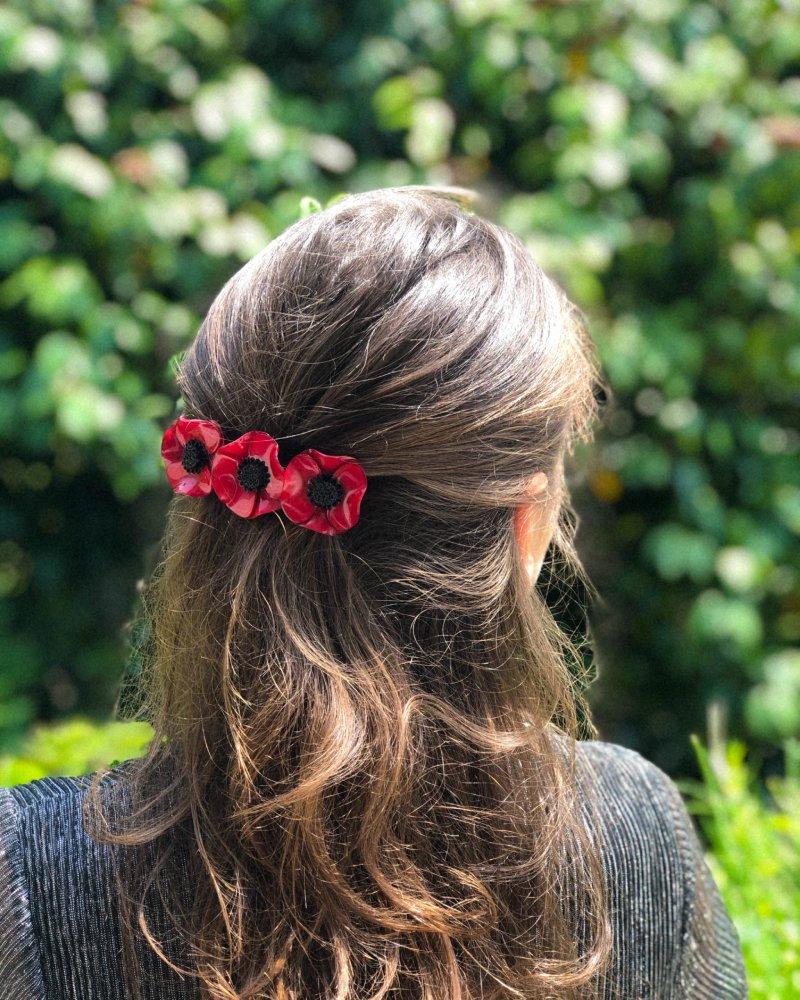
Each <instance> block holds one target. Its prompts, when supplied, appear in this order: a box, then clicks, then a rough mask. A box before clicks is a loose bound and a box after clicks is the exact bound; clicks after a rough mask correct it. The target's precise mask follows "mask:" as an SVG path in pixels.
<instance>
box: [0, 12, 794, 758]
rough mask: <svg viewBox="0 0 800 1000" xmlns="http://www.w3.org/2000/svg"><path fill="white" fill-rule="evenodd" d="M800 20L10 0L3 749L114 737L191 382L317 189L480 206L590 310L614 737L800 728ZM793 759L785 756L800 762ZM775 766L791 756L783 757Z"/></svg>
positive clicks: (1, 572)
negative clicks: (39, 724) (259, 257)
mask: <svg viewBox="0 0 800 1000" xmlns="http://www.w3.org/2000/svg"><path fill="white" fill-rule="evenodd" d="M799 28H800V14H799V13H798V5H797V2H796V0H783V2H771V0H730V2H728V0H709V2H706V3H698V2H688V0H625V2H623V0H573V2H570V3H560V2H542V3H537V4H533V3H529V2H528V0H455V2H452V3H450V2H437V0H403V2H400V0H356V2H351V3H348V4H340V3H329V2H323V0H291V2H287V0H252V2H245V0H219V2H203V0H195V2H189V0H150V2H147V3H144V2H139V3H122V2H105V3H92V2H91V0H58V2H54V0H11V2H4V3H0V84H2V93H3V96H2V98H1V99H0V185H2V194H3V199H2V206H1V207H0V306H2V307H3V317H2V320H0V436H2V459H0V480H1V481H2V485H3V492H2V499H0V527H1V528H2V532H1V534H2V538H3V541H2V542H0V592H2V596H3V605H2V610H0V632H1V633H2V643H3V660H2V673H1V674H0V741H1V742H2V745H5V746H11V745H13V744H15V743H16V742H18V740H19V738H20V737H21V735H22V734H23V733H24V732H25V730H26V729H27V728H28V727H29V726H30V724H31V723H32V722H34V721H35V720H39V719H52V718H55V717H59V716H63V715H68V714H71V713H74V712H76V711H80V712H84V713H89V714H95V715H98V714H104V713H107V711H108V708H109V706H110V704H111V702H112V700H113V696H114V691H115V688H116V685H117V683H118V678H119V675H120V672H121V668H122V663H123V656H124V651H123V643H122V640H121V635H120V629H121V626H122V625H123V623H124V622H125V620H126V619H127V618H128V617H129V615H130V611H131V607H132V603H133V598H134V585H135V581H136V579H137V578H138V577H140V576H141V574H142V572H143V571H144V568H145V565H146V557H147V554H148V552H150V551H151V550H152V548H153V546H154V545H155V544H156V542H157V539H158V536H159V533H160V529H161V524H162V519H163V512H164V508H165V504H166V500H167V490H166V487H165V484H164V483H163V481H162V476H161V472H160V463H159V459H158V453H159V438H160V433H161V429H162V428H163V426H164V424H165V422H166V421H167V420H168V419H169V417H170V415H171V413H172V409H173V397H174V389H173V385H172V379H171V369H170V363H169V361H170V358H171V357H172V356H173V355H174V354H175V353H176V352H178V351H180V350H181V349H182V348H183V347H184V346H185V345H186V344H187V342H188V340H189V339H190V338H191V336H192V332H193V330H194V329H195V328H196V326H197V323H198V321H199V319H200V317H201V315H202V313H203V311H204V309H205V308H206V307H207V305H208V303H209V301H210V298H211V297H212V296H213V294H214V293H215V292H216V290H217V289H218V288H219V287H220V285H221V284H222V283H223V281H224V280H225V279H226V278H227V277H228V276H229V275H230V274H231V273H232V272H233V271H234V270H235V269H236V268H237V267H238V266H239V265H240V264H241V263H242V262H243V261H245V260H247V259H248V258H249V257H250V256H251V255H252V254H253V253H254V252H255V251H256V250H258V249H259V248H260V247H261V246H262V245H263V244H264V243H265V242H266V241H267V240H268V239H269V238H270V237H271V236H273V235H275V234H276V233H278V232H279V231H280V230H281V229H283V228H284V227H285V226H286V225H287V224H288V223H290V222H292V221H293V220H294V219H295V218H296V217H297V214H298V211H299V208H298V206H299V204H300V201H301V198H303V197H304V196H313V197H315V198H318V199H320V200H322V201H324V200H326V199H328V198H329V197H331V196H333V195H335V194H336V193H338V192H341V191H344V190H361V189H365V188H370V187H377V186H384V185H390V184H404V183H414V182H434V183H444V184H459V185H466V186H470V187H475V188H477V189H478V190H479V191H480V192H481V194H482V196H483V201H482V203H481V205H480V210H482V211H485V212H486V213H487V214H489V215H491V216H493V217H495V218H497V219H498V220H499V221H500V222H502V223H503V224H505V225H506V226H508V227H510V228H511V229H512V230H513V231H514V232H516V233H517V234H518V235H520V236H521V237H522V238H523V239H524V240H525V241H526V242H527V243H528V244H529V245H530V247H531V249H532V251H533V253H534V255H535V256H536V257H537V259H538V260H539V261H540V263H541V264H542V265H543V266H544V267H545V268H546V269H547V270H549V271H550V272H551V273H552V274H553V275H554V276H555V277H556V278H558V280H559V281H561V282H562V284H563V285H564V286H565V287H566V288H567V289H568V291H569V292H570V293H571V295H572V296H573V297H574V298H575V299H576V300H577V301H578V302H579V304H580V305H581V306H582V307H583V308H584V309H585V310H586V313H587V315H588V317H589V320H590V322H591V325H592V328H593V330H594V332H595V336H596V338H597V341H598V343H599V346H600V350H601V354H602V358H603V362H604V365H605V369H606V372H607V374H608V379H609V382H610V386H611V388H612V390H613V394H614V400H615V401H614V403H613V405H612V407H611V409H610V414H609V419H608V421H607V426H606V429H605V430H604V432H603V436H602V439H601V442H600V445H599V447H598V448H597V449H596V450H594V451H593V452H592V453H591V455H590V456H589V457H588V459H587V463H586V465H585V468H586V469H588V471H587V472H585V474H584V476H583V479H582V480H581V481H580V482H579V484H578V502H579V507H580V509H581V512H582V514H583V519H584V530H583V533H582V536H581V544H582V549H583V551H584V553H585V556H586V558H587V562H588V563H589V567H590V570H591V571H592V575H593V577H594V579H595V581H596V583H597V584H598V586H599V588H600V590H601V592H602V594H603V597H604V602H605V603H604V604H603V605H602V606H601V607H600V608H599V609H598V611H597V613H596V615H595V632H596V639H597V644H598V648H599V651H600V652H599V660H600V664H601V678H600V682H599V684H598V685H597V691H596V694H595V702H596V711H597V716H598V720H599V722H600V723H601V726H602V730H603V734H604V735H605V736H606V737H608V738H611V739H616V740H619V741H622V742H624V743H627V744H628V745H632V746H635V747H636V748H638V749H640V750H642V751H643V752H645V753H646V754H647V755H648V756H650V757H652V758H653V759H655V760H656V761H657V762H658V763H660V764H661V765H662V766H664V767H665V768H666V769H667V770H670V771H671V772H672V773H676V772H680V771H682V770H686V769H689V768H690V767H691V750H690V748H689V744H688V739H687V735H688V733H689V732H690V731H693V730H694V731H697V730H699V729H701V728H702V726H703V718H704V713H705V710H706V705H707V704H708V703H709V702H712V701H715V702H720V703H721V704H723V705H725V706H727V708H728V710H729V717H730V727H731V729H732V731H733V732H734V733H736V734H740V735H743V736H745V737H746V738H747V739H748V741H749V742H751V743H755V744H761V745H762V746H763V748H764V751H765V753H766V755H767V758H768V757H769V754H770V750H769V747H770V746H772V745H773V744H774V745H776V746H777V742H778V741H779V740H780V739H782V738H783V737H786V736H791V735H797V734H798V733H800V652H798V644H799V640H800V573H799V572H798V566H799V565H800V558H799V553H800V542H799V541H798V536H799V535H800V461H799V458H800V428H799V426H798V419H797V404H798V397H799V396H800V338H798V317H799V316H800V293H799V292H798V277H799V276H800V268H799V267H798V249H799V248H800V200H798V199H797V196H796V192H797V191H798V189H800V152H799V151H798V150H800V30H798V29H799ZM776 752H777V751H776ZM767 762H768V763H769V760H768V761H767Z"/></svg>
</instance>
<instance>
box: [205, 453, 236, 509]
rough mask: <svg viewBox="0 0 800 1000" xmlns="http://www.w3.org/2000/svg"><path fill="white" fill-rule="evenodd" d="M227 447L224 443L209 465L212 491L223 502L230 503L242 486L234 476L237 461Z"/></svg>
mask: <svg viewBox="0 0 800 1000" xmlns="http://www.w3.org/2000/svg"><path fill="white" fill-rule="evenodd" d="M233 443H234V444H235V443H236V442H233ZM228 447H229V446H228V445H226V446H225V448H221V449H220V450H219V451H218V452H217V454H216V455H215V456H214V464H213V465H212V467H211V482H212V484H213V486H214V492H215V493H216V494H217V496H218V497H219V498H220V500H221V501H222V502H223V503H224V504H228V505H230V502H231V501H232V500H235V499H236V496H237V494H238V491H239V490H241V488H242V486H241V483H240V482H239V480H238V479H237V478H236V472H237V470H238V468H239V461H238V459H236V458H232V457H231V456H230V455H229V454H228Z"/></svg>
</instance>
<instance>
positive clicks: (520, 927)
mask: <svg viewBox="0 0 800 1000" xmlns="http://www.w3.org/2000/svg"><path fill="white" fill-rule="evenodd" d="M179 384H180V389H181V392H182V396H183V399H184V401H185V412H186V413H187V415H189V416H196V417H202V418H205V419H210V420H216V421H217V422H218V423H219V424H220V425H221V426H222V428H223V431H224V432H225V434H226V436H228V437H230V438H233V437H236V436H237V435H239V434H242V433H244V432H245V431H248V430H253V429H263V430H267V431H269V432H270V433H271V434H272V435H273V436H275V437H276V438H277V440H278V441H279V444H280V449H281V452H280V454H281V460H282V461H283V462H284V463H285V462H286V461H287V460H288V459H289V458H290V457H291V456H292V455H293V454H295V453H297V452H299V451H300V450H302V449H304V448H306V447H309V446H311V447H315V448H318V449H320V450H323V451H325V452H328V453H331V454H350V455H354V456H356V457H357V459H358V461H359V462H360V463H361V464H362V466H363V467H364V469H365V471H366V473H367V475H368V477H369V489H368V492H367V496H366V498H365V500H364V505H363V508H362V514H361V519H360V521H359V522H358V524H357V525H356V526H355V527H354V528H352V529H351V530H350V531H348V532H346V533H345V534H343V535H339V536H336V537H326V536H323V535H319V534H315V533H314V532H310V531H307V530H305V529H304V528H302V527H299V526H297V525H295V524H292V523H290V522H289V521H287V520H286V519H285V518H283V517H281V516H280V515H269V516H267V517H263V518H259V519H255V520H252V521H251V520H244V519H242V518H239V517H236V516H235V515H233V514H232V513H231V512H230V511H229V510H228V509H227V508H226V507H225V506H224V505H223V504H221V503H219V502H217V501H216V500H215V499H214V498H213V497H211V498H205V499H200V500H198V499H191V498H187V497H175V498H174V499H173V501H172V506H171V509H170V513H169V519H168V526H167V531H166V535H165V540H164V548H163V558H162V560H161V562H160V565H159V567H158V569H157V571H156V573H155V574H154V576H153V578H152V580H151V581H150V583H149V585H148V586H147V588H146V595H145V598H146V608H147V615H148V619H149V621H150V624H151V628H152V636H153V642H152V649H151V655H150V656H149V658H148V662H147V669H146V671H145V677H144V685H145V686H144V695H145V704H144V709H143V711H144V712H145V713H146V715H147V717H148V718H150V719H151V720H152V722H153V724H154V727H155V738H154V740H153V742H152V744H151V745H150V749H149V752H148V753H147V755H146V756H145V757H144V758H143V759H142V760H140V761H137V762H135V763H133V764H131V765H129V766H128V768H127V769H123V770H125V773H126V776H127V778H126V787H127V796H126V799H125V801H126V806H125V808H124V809H122V810H118V815H114V816H112V815H111V814H110V811H109V810H108V809H105V811H104V808H105V807H104V806H103V805H102V803H101V804H100V808H99V814H98V815H99V816H101V817H102V819H101V820H100V821H98V823H97V826H98V828H99V829H98V830H97V831H96V836H98V838H99V839H103V840H105V841H106V842H109V843H113V844H116V845H119V846H124V847H125V848H126V849H127V851H126V855H125V856H126V857H127V858H128V859H131V858H134V857H135V856H136V848H137V847H138V848H141V849H144V848H145V847H149V849H150V850H151V852H153V853H151V854H149V855H147V857H148V858H150V859H151V860H149V861H147V863H142V864H140V865H138V866H137V865H136V864H134V863H133V862H132V861H130V860H128V861H126V863H125V865H124V866H122V868H123V870H124V873H125V877H124V878H123V882H124V884H125V893H126V898H127V900H128V909H127V913H128V922H129V923H132V924H134V925H135V927H134V928H132V933H135V934H137V935H140V936H144V938H145V939H146V940H147V942H148V944H149V946H150V948H151V949H153V950H154V951H155V952H156V953H157V954H158V955H159V956H160V957H161V958H162V959H163V960H164V961H167V962H169V963H170V964H172V965H173V966H174V967H175V968H176V969H179V970H180V971H181V972H182V973H183V974H184V975H190V976H192V977H194V978H195V979H196V982H197V984H198V987H199V991H200V993H201V995H202V996H203V997H205V998H211V1000H251V998H261V997H264V998H274V1000H316V998H320V1000H322V998H325V1000H382V998H384V997H386V998H398V1000H400V998H402V1000H406V998H409V1000H410V998H415V1000H416V998H418V1000H478V998H481V1000H493V998H498V1000H499V998H506V997H517V998H534V997H536V998H538V997H542V998H544V997H547V998H560V997H573V996H575V997H578V996H592V995H594V994H595V991H596V983H597V977H598V975H599V973H600V972H601V970H602V968H603V965H604V962H605V961H606V959H607V956H608V951H609V926H608V918H607V914H606V910H605V900H604V893H603V887H602V872H601V868H600V863H599V855H598V845H597V843H596V842H595V840H594V838H593V835H591V834H590V833H589V829H588V826H587V824H586V822H585V814H584V810H583V808H582V802H581V797H580V796H579V795H578V793H577V790H576V781H575V762H574V743H573V741H572V738H571V737H572V736H573V735H574V731H575V725H576V697H577V696H576V694H575V691H574V685H573V683H572V682H571V679H570V672H569V662H570V658H571V657H573V656H574V650H572V649H571V648H570V643H569V641H568V639H567V638H566V637H565V636H564V635H562V634H561V632H560V631H559V629H558V628H557V627H556V625H555V623H554V620H553V617H552V615H551V613H550V611H549V610H548V607H547V605H546V602H545V601H544V600H543V598H542V596H541V594H540V593H539V592H538V591H537V590H536V589H535V588H532V587H531V585H530V582H529V580H528V579H527V577H526V574H525V570H524V566H523V565H522V560H521V558H520V555H519V551H518V546H517V545H516V543H515V536H514V530H513V515H514V511H515V508H516V507H518V506H519V505H520V504H523V503H526V502H529V500H530V498H529V496H528V493H527V492H526V491H527V486H528V484H529V482H530V480H531V477H532V476H533V475H534V474H535V473H536V472H539V471H545V472H546V473H547V475H548V481H549V488H548V491H547V496H546V497H545V498H544V499H543V500H541V502H542V503H544V504H546V505H547V507H546V509H547V512H548V516H549V517H551V518H552V524H553V526H554V530H555V535H554V543H553V547H552V551H553V553H554V556H553V558H556V559H558V565H559V567H560V569H559V572H568V571H569V572H575V571H576V569H577V564H576V562H575V556H574V552H573V547H572V544H571V529H570V521H571V519H570V518H569V516H568V507H567V503H566V500H567V497H566V492H565V489H564V486H563V475H562V468H563V459H564V456H565V454H566V453H567V452H568V451H569V450H570V448H571V446H572V444H573V442H574V441H575V439H576V437H580V436H583V435H586V434H587V433H588V431H589V428H590V425H591V422H592V419H593V415H594V410H595V392H594V389H595V386H596V369H595V364H594V359H593V354H592V350H591V347H590V344H589V342H588V340H587V337H586V335H585V332H584V328H583V325H582V323H581V321H580V317H579V315H578V313H577V311H576V309H575V308H574V307H573V306H572V305H571V304H570V302H569V301H568V300H567V298H566V297H565V295H564V294H563V293H562V291H561V290H560V289H559V288H558V287H557V286H556V285H555V284H554V283H553V282H552V281H551V280H550V279H549V278H547V277H546V276H545V274H544V273H543V272H542V271H541V270H540V269H539V268H538V267H537V266H536V264H535V263H534V262H533V261H532V260H531V258H530V256H529V255H528V253H527V252H526V250H525V248H524V247H523V245H522V244H521V243H520V242H519V241H518V240H517V239H515V238H514V237H512V236H511V235H510V234H509V233H508V232H506V231H505V230H503V229H502V228H500V227H499V226H496V225H494V224H491V223H490V222H487V221H485V220H483V219H481V218H479V217H478V216H476V215H474V214H471V213H470V212H468V211H465V210H463V209H462V208H461V207H459V205H457V204H455V203H454V202H453V200H451V199H449V198H448V197H445V196H443V195H441V194H437V193H436V192H433V191H430V190H426V189H415V188H405V189H403V188H399V189H388V190H381V191H374V192H370V193H367V194H361V195H356V196H351V197H347V198H345V199H344V200H342V201H340V202H339V203H337V204H335V205H334V206H333V207H331V208H328V209H327V210H325V211H322V212H319V213H317V214H314V215H312V216H310V217H309V218H306V219H304V220H302V221H300V222H298V223H296V224H295V225H293V226H292V227H291V228H289V229H288V230H287V231H286V232H285V233H283V235H282V236H280V237H279V238H278V239H276V240H275V241H274V242H272V243H271V244H270V245H269V246H268V247H267V248H266V249H265V250H263V251H262V252H261V253H259V254H258V255H257V256H256V257H255V258H254V259H253V260H251V261H250V262H249V263H248V264H247V265H246V266H245V267H243V268H242V269H241V270H240V271H239V272H238V273H237V274H235V275H234V276H233V277H232V278H231V279H230V281H229V282H228V283H227V284H226V285H225V287H224V288H223V289H222V291H221V292H220V293H219V295H218V296H217V298H216V299H215V301H214V302H213V304H212V306H211V308H210V310H209V312H208V315H207V316H206V318H205V321H204V322H203V324H202V326H201V328H200V330H199V332H198V334H197V336H196V338H195V340H194V342H193V343H192V345H191V347H190V349H189V350H188V352H187V354H186V356H185V358H184V359H183V361H182V363H181V365H180V372H179ZM120 780H121V779H120ZM98 787H100V786H96V788H98ZM178 840H180V841H181V842H182V843H184V844H185V845H186V860H185V865H186V866H188V869H189V875H188V878H189V884H190V885H191V887H192V895H191V899H190V900H188V902H187V901H186V900H185V899H182V897H181V895H180V893H174V894H171V895H170V894H169V893H166V895H167V897H168V902H169V911H170V915H171V923H170V930H169V934H160V933H159V929H158V928H157V927H155V926H154V925H153V923H152V921H151V920H150V918H149V912H150V911H149V908H148V906H147V903H146V894H147V892H148V891H154V890H155V887H156V886H160V888H158V891H159V892H160V893H162V894H164V893H165V890H164V888H163V885H164V884H165V883H162V881H161V879H162V876H163V875H164V873H165V872H168V871H169V870H170V865H171V864H172V861H171V858H172V857H173V855H174V844H175V843H176V842H177V841H178ZM140 854H141V852H140ZM141 856H142V857H144V856H145V855H144V854H141ZM153 858H155V861H153V860H152V859H153ZM173 868H174V865H173ZM135 873H138V874H136V875H135ZM166 938H169V941H167V940H166ZM170 942H171V943H170Z"/></svg>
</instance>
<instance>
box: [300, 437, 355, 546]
mask: <svg viewBox="0 0 800 1000" xmlns="http://www.w3.org/2000/svg"><path fill="white" fill-rule="evenodd" d="M366 491H367V477H366V475H365V474H364V470H363V469H362V468H361V466H360V465H359V464H358V462H357V461H356V460H355V459H354V458H350V456H349V455H325V454H323V452H321V451H316V450H315V449H314V448H309V449H308V450H307V451H303V452H301V453H300V454H299V455H295V457H294V458H293V459H292V460H291V461H290V462H289V464H288V465H287V466H286V471H285V473H284V479H283V495H282V497H281V507H283V512H284V514H285V515H286V516H287V517H288V518H289V520H290V521H294V522H295V524H302V526H303V527H304V528H308V529H309V530H311V531H319V532H321V533H322V534H323V535H339V534H341V533H342V532H343V531H347V530H348V528H352V527H353V525H354V524H355V523H356V522H357V521H358V518H359V513H360V510H361V500H362V499H363V497H364V494H365V493H366Z"/></svg>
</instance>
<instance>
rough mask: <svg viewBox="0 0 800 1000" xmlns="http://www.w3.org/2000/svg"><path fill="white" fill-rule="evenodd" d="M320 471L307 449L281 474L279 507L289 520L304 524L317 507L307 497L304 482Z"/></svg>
mask: <svg viewBox="0 0 800 1000" xmlns="http://www.w3.org/2000/svg"><path fill="white" fill-rule="evenodd" d="M319 473H320V466H319V464H318V463H317V462H316V460H315V459H314V457H313V456H312V455H311V453H310V450H309V451H303V452H301V453H300V454H299V455H295V457H294V458H293V459H292V460H291V461H290V462H289V464H288V465H287V466H286V469H285V471H284V474H283V491H282V493H281V507H283V511H284V513H285V514H286V516H287V517H288V518H289V520H290V521H294V522H295V524H305V523H306V522H307V521H308V519H309V518H310V517H313V516H314V514H315V512H316V510H317V508H316V507H315V506H314V504H313V503H311V501H310V500H309V499H308V496H307V494H306V483H308V481H309V479H313V478H314V477H315V476H318V475H319Z"/></svg>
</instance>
